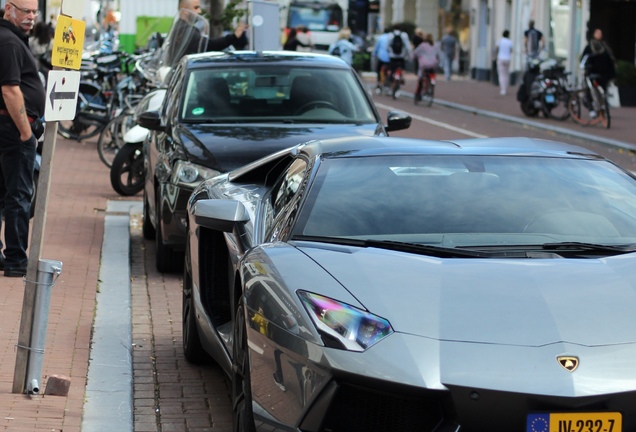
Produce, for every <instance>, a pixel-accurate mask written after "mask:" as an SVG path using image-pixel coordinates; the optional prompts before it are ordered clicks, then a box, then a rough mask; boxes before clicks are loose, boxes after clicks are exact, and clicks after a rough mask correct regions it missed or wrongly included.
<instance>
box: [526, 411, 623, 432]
mask: <svg viewBox="0 0 636 432" xmlns="http://www.w3.org/2000/svg"><path fill="white" fill-rule="evenodd" d="M622 421H623V417H622V416H621V413H618V412H588V413H543V414H529V415H528V422H527V426H526V432H622V430H623V424H622Z"/></svg>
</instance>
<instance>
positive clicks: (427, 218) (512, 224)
mask: <svg viewBox="0 0 636 432" xmlns="http://www.w3.org/2000/svg"><path fill="white" fill-rule="evenodd" d="M294 235H300V236H331V237H345V238H355V239H364V240H368V239H373V240H389V241H400V242H409V243H418V244H433V245H434V244H436V245H440V246H445V247H469V246H492V247H506V246H509V245H543V244H546V243H562V242H580V243H588V244H595V245H599V244H602V245H626V244H634V243H636V180H634V179H633V178H632V177H630V176H628V175H627V174H625V173H624V172H623V171H621V170H620V169H618V168H617V167H616V166H614V165H613V164H611V163H609V162H607V161H601V160H590V159H579V158H565V157H564V158H556V157H533V156H461V157H460V156H447V155H426V156H423V155H409V156H408V157H407V156H378V157H373V158H371V157H369V158H353V157H349V158H333V159H326V160H324V161H323V162H322V163H321V165H320V168H319V172H318V176H317V177H316V180H315V182H314V184H313V185H312V186H311V191H310V194H309V196H308V199H307V202H306V204H305V205H304V206H303V209H302V210H301V215H300V217H299V220H298V224H297V226H296V227H295V229H294Z"/></svg>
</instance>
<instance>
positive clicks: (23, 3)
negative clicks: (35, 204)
mask: <svg viewBox="0 0 636 432" xmlns="http://www.w3.org/2000/svg"><path fill="white" fill-rule="evenodd" d="M37 15H39V10H38V0H12V1H8V2H7V4H6V5H5V14H4V18H3V19H0V58H2V59H3V60H2V62H0V88H1V89H2V91H1V94H0V173H1V174H2V175H0V209H1V210H2V213H3V215H4V221H5V227H4V238H5V243H6V244H5V248H4V255H3V254H2V253H0V269H4V275H5V276H9V277H21V276H24V275H25V274H26V268H27V261H28V256H27V253H26V250H27V246H28V241H29V212H30V206H31V195H32V194H33V169H34V164H35V153H36V146H37V138H36V136H35V135H34V133H33V131H32V125H33V124H34V122H35V124H38V122H39V119H40V118H41V117H42V116H43V114H44V103H45V97H46V95H45V91H44V87H43V85H42V82H41V81H40V78H39V76H38V69H37V64H36V61H35V59H34V58H33V55H32V54H31V50H30V49H29V39H28V33H29V32H30V31H31V29H32V28H33V25H34V23H35V17H36V16H37ZM1 246H2V244H1V243H0V247H1Z"/></svg>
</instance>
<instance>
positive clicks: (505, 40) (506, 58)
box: [497, 30, 512, 96]
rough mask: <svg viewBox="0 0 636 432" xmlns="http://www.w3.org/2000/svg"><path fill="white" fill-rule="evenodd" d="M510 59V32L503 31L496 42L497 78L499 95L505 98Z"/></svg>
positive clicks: (508, 80)
mask: <svg viewBox="0 0 636 432" xmlns="http://www.w3.org/2000/svg"><path fill="white" fill-rule="evenodd" d="M511 59H512V41H511V40H510V31H508V30H504V31H503V34H502V36H501V39H499V41H498V42H497V75H498V77H499V94H500V95H502V96H505V94H506V93H507V91H508V83H509V82H510V61H511Z"/></svg>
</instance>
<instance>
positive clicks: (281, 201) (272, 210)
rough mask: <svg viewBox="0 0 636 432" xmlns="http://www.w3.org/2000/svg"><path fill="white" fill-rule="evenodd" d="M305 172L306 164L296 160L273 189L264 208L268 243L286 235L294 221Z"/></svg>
mask: <svg viewBox="0 0 636 432" xmlns="http://www.w3.org/2000/svg"><path fill="white" fill-rule="evenodd" d="M306 172H307V162H306V161H304V160H302V159H296V160H295V161H294V162H293V163H292V164H291V166H290V167H289V169H288V170H287V171H286V173H285V175H284V176H283V177H282V178H281V180H280V181H279V183H278V184H277V185H276V186H275V187H274V188H273V190H272V194H271V196H270V198H269V200H267V202H266V208H265V220H266V224H267V225H269V226H268V227H267V228H266V229H267V231H268V233H267V237H268V238H269V239H270V241H274V240H276V239H280V238H281V237H283V236H286V235H287V234H288V232H289V228H290V227H291V226H292V224H293V222H294V220H295V216H296V210H297V207H296V206H297V204H298V197H299V192H300V191H301V189H302V188H303V182H304V179H305V174H306Z"/></svg>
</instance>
